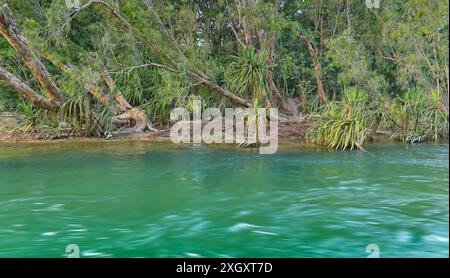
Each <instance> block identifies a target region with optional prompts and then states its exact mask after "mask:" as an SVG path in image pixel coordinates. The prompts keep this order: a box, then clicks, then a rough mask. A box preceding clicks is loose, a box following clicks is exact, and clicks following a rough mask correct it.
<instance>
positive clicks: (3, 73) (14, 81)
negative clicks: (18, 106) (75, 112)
mask: <svg viewBox="0 0 450 278" xmlns="http://www.w3.org/2000/svg"><path fill="white" fill-rule="evenodd" d="M0 80H2V81H4V82H5V83H6V84H7V85H9V86H10V87H11V88H13V89H14V90H15V91H16V92H17V93H18V94H19V95H21V96H22V97H23V98H25V99H27V100H28V101H30V102H31V103H33V104H34V105H36V106H39V107H41V108H44V109H47V110H55V111H56V110H58V109H59V107H60V106H61V104H60V103H59V102H57V101H55V100H50V99H47V98H45V97H43V96H41V95H40V94H38V93H37V92H36V91H35V90H33V89H31V88H30V87H29V86H28V85H27V84H26V83H25V82H23V81H22V80H20V79H19V78H17V77H16V76H15V75H13V74H12V73H10V72H8V71H7V70H5V69H4V68H2V67H0Z"/></svg>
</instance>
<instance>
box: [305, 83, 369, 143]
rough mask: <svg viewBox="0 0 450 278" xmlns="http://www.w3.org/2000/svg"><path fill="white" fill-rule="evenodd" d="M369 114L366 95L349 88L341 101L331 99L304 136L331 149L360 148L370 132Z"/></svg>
mask: <svg viewBox="0 0 450 278" xmlns="http://www.w3.org/2000/svg"><path fill="white" fill-rule="evenodd" d="M369 123H370V113H369V112H368V110H367V98H366V97H365V95H364V94H362V93H361V92H359V91H357V90H355V89H348V90H346V91H345V93H344V99H343V100H342V101H331V102H329V103H328V104H327V105H326V106H325V107H323V111H321V114H320V115H318V116H316V119H315V120H314V123H313V125H312V126H311V127H310V128H309V129H308V132H307V139H308V140H309V141H310V142H312V143H314V144H320V145H324V146H326V147H328V148H331V149H354V148H358V149H362V148H363V144H364V142H365V141H366V139H367V135H368V133H369V131H370V130H369V127H368V124H369Z"/></svg>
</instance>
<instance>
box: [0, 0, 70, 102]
mask: <svg viewBox="0 0 450 278" xmlns="http://www.w3.org/2000/svg"><path fill="white" fill-rule="evenodd" d="M0 35H2V36H3V37H4V38H5V39H6V40H7V41H8V43H9V44H10V45H11V46H12V47H14V49H15V50H16V51H17V54H18V55H19V56H20V58H21V59H22V61H23V63H24V64H25V65H26V66H27V67H28V68H29V69H30V71H31V73H32V74H33V76H34V77H35V78H36V80H37V81H38V82H39V84H41V86H42V88H43V89H44V90H45V92H46V93H47V97H48V99H49V100H50V101H56V102H59V103H62V102H64V98H63V95H62V94H61V92H60V91H59V89H58V87H57V86H56V85H55V83H54V81H53V79H52V77H51V75H50V73H49V72H48V70H47V68H46V67H45V66H44V64H42V62H41V61H40V60H39V58H38V57H37V56H36V55H35V53H34V52H33V50H32V49H31V47H30V46H29V44H28V42H27V40H26V39H25V37H24V36H23V34H22V32H21V31H20V29H19V28H18V27H17V24H16V22H15V19H14V17H13V15H12V13H11V10H10V9H9V6H8V4H7V2H6V1H3V4H2V5H0Z"/></svg>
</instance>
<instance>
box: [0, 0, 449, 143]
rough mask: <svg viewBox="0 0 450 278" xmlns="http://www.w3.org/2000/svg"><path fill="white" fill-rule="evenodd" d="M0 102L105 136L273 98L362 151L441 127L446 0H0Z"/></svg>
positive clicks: (429, 134)
mask: <svg viewBox="0 0 450 278" xmlns="http://www.w3.org/2000/svg"><path fill="white" fill-rule="evenodd" d="M1 1H2V2H3V4H1V5H0V112H1V111H9V112H15V113H20V114H23V115H25V116H26V117H27V119H28V121H29V125H28V126H32V127H33V128H49V129H54V130H58V129H62V128H66V129H67V128H69V129H70V130H72V131H76V132H78V133H80V134H84V135H95V136H104V135H105V134H107V133H109V132H112V131H113V130H116V131H117V130H121V131H126V132H131V131H132V132H140V131H143V130H145V129H147V128H148V126H149V120H150V121H151V122H153V123H158V124H169V114H170V111H171V109H172V108H174V107H179V106H185V107H190V106H191V104H192V100H194V99H201V100H202V101H203V103H204V105H206V106H215V107H221V108H224V107H233V106H242V107H254V106H255V105H259V106H264V107H269V106H270V107H278V108H279V109H280V111H281V112H282V113H283V114H285V115H291V116H297V115H300V116H303V117H305V118H306V119H309V120H310V121H311V127H310V129H309V131H308V134H307V138H308V139H309V140H310V141H312V142H314V143H319V144H323V145H326V146H328V147H330V148H362V145H363V143H364V142H365V141H366V140H367V139H369V138H371V137H372V136H373V135H374V134H375V133H376V132H377V131H383V132H386V133H388V134H390V135H391V136H392V137H393V138H395V139H397V140H400V141H403V142H419V141H425V140H438V139H439V138H441V137H446V136H448V107H449V57H448V55H449V53H448V42H449V35H448V28H449V25H448V19H449V18H448V8H449V7H448V6H449V3H448V1H447V0H430V1H422V0H409V1H408V0H397V1H381V3H380V7H379V8H368V7H367V6H366V4H365V3H364V1H359V0H358V1H356V0H332V1H325V0H303V1H300V0H298V1H297V0H293V1H282V0H234V1H233V0H216V1H213V0H196V1H189V0H178V1H176V0H168V1H167V0H164V1H163V0H130V1H118V0H102V1H95V0H91V1H83V0H81V6H79V7H75V8H68V7H67V5H66V4H67V3H66V2H69V3H71V2H76V1H64V0H36V1H30V0H8V1H6V0H1Z"/></svg>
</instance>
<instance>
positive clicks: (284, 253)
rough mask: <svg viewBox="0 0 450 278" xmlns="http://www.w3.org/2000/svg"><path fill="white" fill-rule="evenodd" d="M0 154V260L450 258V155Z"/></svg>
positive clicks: (167, 149) (65, 147) (140, 150)
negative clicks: (76, 255) (372, 247)
mask: <svg viewBox="0 0 450 278" xmlns="http://www.w3.org/2000/svg"><path fill="white" fill-rule="evenodd" d="M368 151H369V153H363V152H327V151H323V150H318V149H311V148H310V149H302V148H300V147H298V146H292V147H286V148H281V150H280V151H279V152H278V153H277V154H275V155H267V156H261V155H259V154H257V153H256V152H252V151H242V150H238V149H226V148H218V147H206V146H178V147H173V146H168V145H152V144H150V143H120V144H118V143H114V144H98V143H89V144H78V145H74V144H50V145H4V144H3V145H0V257H66V256H67V255H66V253H65V249H66V246H67V245H68V244H77V245H78V246H79V249H80V255H81V257H367V256H368V255H369V254H368V253H366V252H365V249H366V246H367V245H369V244H376V245H377V246H378V247H379V250H380V256H381V257H448V256H449V222H448V221H449V185H448V181H449V169H448V162H449V152H448V145H447V144H443V145H417V146H403V145H383V146H381V145H374V146H371V147H369V148H368Z"/></svg>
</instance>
